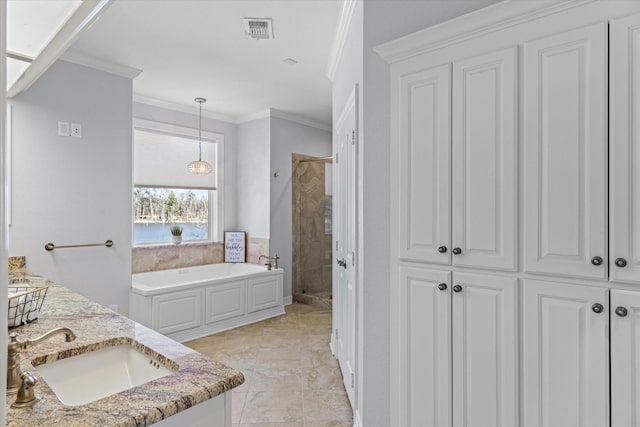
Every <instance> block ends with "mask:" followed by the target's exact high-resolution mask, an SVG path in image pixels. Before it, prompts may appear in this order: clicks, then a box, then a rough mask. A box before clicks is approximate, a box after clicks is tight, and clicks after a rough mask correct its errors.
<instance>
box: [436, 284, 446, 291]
mask: <svg viewBox="0 0 640 427" xmlns="http://www.w3.org/2000/svg"><path fill="white" fill-rule="evenodd" d="M438 289H440V290H441V291H446V290H447V284H446V283H440V284H439V285H438Z"/></svg>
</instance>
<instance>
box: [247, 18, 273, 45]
mask: <svg viewBox="0 0 640 427" xmlns="http://www.w3.org/2000/svg"><path fill="white" fill-rule="evenodd" d="M244 33H245V35H246V36H247V38H248V39H253V40H268V39H272V38H273V21H272V20H271V18H244Z"/></svg>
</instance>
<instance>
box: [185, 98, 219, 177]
mask: <svg viewBox="0 0 640 427" xmlns="http://www.w3.org/2000/svg"><path fill="white" fill-rule="evenodd" d="M196 102H197V103H198V104H200V122H199V125H198V153H199V154H198V160H194V161H193V162H191V163H189V164H188V165H187V169H189V172H191V173H194V174H198V175H205V174H208V173H211V171H213V166H211V164H209V163H207V162H205V161H204V160H202V103H203V102H207V100H206V99H204V98H196Z"/></svg>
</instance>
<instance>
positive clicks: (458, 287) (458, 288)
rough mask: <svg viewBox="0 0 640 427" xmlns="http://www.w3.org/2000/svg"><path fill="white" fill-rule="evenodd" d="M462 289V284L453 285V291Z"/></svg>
mask: <svg viewBox="0 0 640 427" xmlns="http://www.w3.org/2000/svg"><path fill="white" fill-rule="evenodd" d="M461 291H462V286H460V285H455V286H454V287H453V292H461Z"/></svg>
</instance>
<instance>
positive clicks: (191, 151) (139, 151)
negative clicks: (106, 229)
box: [133, 129, 218, 190]
mask: <svg viewBox="0 0 640 427" xmlns="http://www.w3.org/2000/svg"><path fill="white" fill-rule="evenodd" d="M133 140H134V143H133V147H134V149H133V183H134V185H136V186H144V187H175V188H208V189H212V190H215V188H216V175H217V172H218V162H217V144H216V142H215V141H211V140H204V139H203V140H202V160H204V161H207V162H209V163H210V164H211V165H212V166H213V172H211V173H210V174H208V175H195V174H192V173H189V171H188V170H187V165H188V164H189V163H190V162H192V161H194V160H198V139H197V138H191V137H188V136H177V135H173V134H166V133H159V132H154V131H150V130H147V129H135V130H134V139H133Z"/></svg>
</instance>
